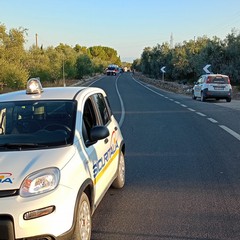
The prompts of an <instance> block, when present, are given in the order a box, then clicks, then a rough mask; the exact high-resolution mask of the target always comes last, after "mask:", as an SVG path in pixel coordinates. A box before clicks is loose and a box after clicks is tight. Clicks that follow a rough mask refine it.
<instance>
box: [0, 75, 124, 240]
mask: <svg viewBox="0 0 240 240" xmlns="http://www.w3.org/2000/svg"><path fill="white" fill-rule="evenodd" d="M124 152H125V144H124V141H123V137H122V134H121V131H120V128H119V125H118V123H117V121H116V120H115V118H114V116H113V114H112V112H111V109H110V107H109V103H108V101H107V96H106V94H105V92H104V91H103V90H102V89H99V88H84V87H59V88H44V89H42V87H41V84H40V82H39V80H38V79H30V80H29V81H28V88H27V91H18V92H12V93H7V94H2V95H0V239H1V240H3V239H8V240H13V239H22V240H23V239H24V240H27V239H31V240H33V239H37V240H53V239H61V240H62V239H68V240H69V239H77V240H80V239H81V240H82V239H86V240H87V239H90V237H91V217H92V214H93V212H94V210H95V209H96V207H97V206H98V204H99V202H100V201H101V199H102V197H103V196H104V194H105V193H106V191H107V190H108V188H109V187H110V186H111V185H112V186H113V187H115V188H122V187H123V186H124V183H125V162H124Z"/></svg>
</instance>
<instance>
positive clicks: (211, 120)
mask: <svg viewBox="0 0 240 240" xmlns="http://www.w3.org/2000/svg"><path fill="white" fill-rule="evenodd" d="M208 120H209V121H210V122H212V123H217V122H218V121H217V120H215V119H213V118H208Z"/></svg>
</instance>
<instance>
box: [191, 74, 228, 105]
mask: <svg viewBox="0 0 240 240" xmlns="http://www.w3.org/2000/svg"><path fill="white" fill-rule="evenodd" d="M192 98H193V99H196V98H200V99H201V101H202V102H204V101H205V100H206V99H208V98H215V99H216V100H219V99H226V101H227V102H231V99H232V86H231V83H230V79H229V77H228V76H227V75H223V74H212V73H211V74H204V75H202V76H201V77H200V78H199V79H198V81H197V82H196V83H195V85H194V87H193V89H192Z"/></svg>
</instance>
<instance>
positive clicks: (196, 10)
mask: <svg viewBox="0 0 240 240" xmlns="http://www.w3.org/2000/svg"><path fill="white" fill-rule="evenodd" d="M0 12H1V14H0V23H1V24H4V25H5V26H6V28H7V30H10V29H11V28H19V27H23V28H27V29H28V31H27V33H28V36H27V44H26V47H27V48H28V47H29V46H31V45H33V44H35V35H36V33H37V34H38V44H39V45H43V47H44V48H46V47H48V46H57V45H58V44H59V43H63V44H68V45H70V46H72V47H74V46H75V44H79V45H81V46H86V47H90V46H97V45H101V46H107V47H112V48H114V49H115V50H117V52H118V55H120V57H121V60H122V61H130V62H131V61H132V59H136V58H140V57H141V54H142V52H143V49H144V48H145V47H153V46H156V45H157V44H158V43H159V44H162V43H163V42H169V43H170V36H171V34H172V36H173V44H174V45H175V44H176V43H181V42H183V41H185V40H186V41H188V40H190V39H194V38H197V37H202V36H204V35H206V36H208V37H209V38H211V37H212V36H217V37H220V38H221V39H224V38H225V37H226V35H227V34H228V33H231V30H232V29H233V28H235V29H236V30H237V31H239V30H240V1H239V0H165V1H162V0H120V1H115V0H39V1H34V0H0Z"/></svg>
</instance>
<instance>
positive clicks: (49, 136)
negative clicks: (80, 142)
mask: <svg viewBox="0 0 240 240" xmlns="http://www.w3.org/2000/svg"><path fill="white" fill-rule="evenodd" d="M76 105H77V104H76V102H75V101H60V100H59V101H21V102H20V101H16V102H6V103H0V151H6V150H9V149H11V150H20V149H33V148H46V147H59V146H66V145H69V144H72V143H73V135H74V134H73V133H74V128H75V115H76Z"/></svg>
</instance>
